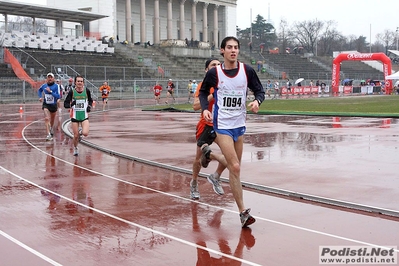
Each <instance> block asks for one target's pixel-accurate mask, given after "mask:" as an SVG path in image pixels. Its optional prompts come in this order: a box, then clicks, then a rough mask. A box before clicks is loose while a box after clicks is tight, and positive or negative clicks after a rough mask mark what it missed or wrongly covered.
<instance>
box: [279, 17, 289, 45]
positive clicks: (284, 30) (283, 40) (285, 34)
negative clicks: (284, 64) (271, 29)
mask: <svg viewBox="0 0 399 266" xmlns="http://www.w3.org/2000/svg"><path fill="white" fill-rule="evenodd" d="M279 29H280V31H279V33H278V35H277V36H278V42H279V44H280V45H279V46H280V48H281V49H280V50H281V51H284V50H285V47H287V46H288V45H289V44H290V42H291V41H290V29H289V25H288V22H287V21H286V20H285V19H282V20H280V26H279Z"/></svg>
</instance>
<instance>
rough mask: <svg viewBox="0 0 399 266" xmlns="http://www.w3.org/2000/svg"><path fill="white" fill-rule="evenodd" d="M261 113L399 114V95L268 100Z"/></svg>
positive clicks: (185, 107)
mask: <svg viewBox="0 0 399 266" xmlns="http://www.w3.org/2000/svg"><path fill="white" fill-rule="evenodd" d="M162 107H165V106H162ZM162 107H161V108H162ZM173 108H174V109H177V110H181V111H192V108H191V105H190V104H176V105H173ZM259 113H260V114H285V115H287V114H290V115H334V116H383V117H399V96H398V95H367V96H351V97H324V98H316V97H315V98H306V99H278V100H265V101H264V102H263V103H262V105H261V107H260V111H259Z"/></svg>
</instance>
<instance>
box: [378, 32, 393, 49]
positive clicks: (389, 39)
mask: <svg viewBox="0 0 399 266" xmlns="http://www.w3.org/2000/svg"><path fill="white" fill-rule="evenodd" d="M376 38H377V40H378V41H379V42H381V43H382V44H383V45H384V47H385V54H388V50H389V49H396V42H395V41H396V32H394V31H391V30H385V31H384V32H383V33H378V34H377V35H376Z"/></svg>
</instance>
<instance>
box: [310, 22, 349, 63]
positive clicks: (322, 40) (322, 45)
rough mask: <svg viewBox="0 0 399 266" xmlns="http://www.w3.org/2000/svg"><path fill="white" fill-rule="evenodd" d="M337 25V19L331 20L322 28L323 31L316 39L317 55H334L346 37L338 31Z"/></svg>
mask: <svg viewBox="0 0 399 266" xmlns="http://www.w3.org/2000/svg"><path fill="white" fill-rule="evenodd" d="M335 25H336V21H333V20H329V21H327V22H326V23H325V27H324V28H323V29H321V30H322V32H321V34H320V35H319V38H318V39H317V40H316V47H315V52H316V55H322V56H326V55H330V56H332V54H333V51H334V50H335V49H336V47H340V45H339V44H340V43H341V41H342V39H343V38H344V37H343V36H342V34H340V33H339V32H338V31H337V29H336V28H335Z"/></svg>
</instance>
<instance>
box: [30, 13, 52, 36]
mask: <svg viewBox="0 0 399 266" xmlns="http://www.w3.org/2000/svg"><path fill="white" fill-rule="evenodd" d="M36 25H37V23H36V18H34V17H32V26H33V29H32V32H33V34H34V35H36V31H37V28H36ZM56 29H57V28H56Z"/></svg>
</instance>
